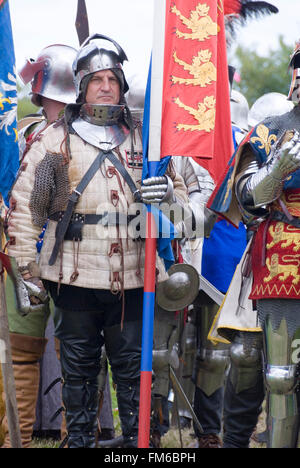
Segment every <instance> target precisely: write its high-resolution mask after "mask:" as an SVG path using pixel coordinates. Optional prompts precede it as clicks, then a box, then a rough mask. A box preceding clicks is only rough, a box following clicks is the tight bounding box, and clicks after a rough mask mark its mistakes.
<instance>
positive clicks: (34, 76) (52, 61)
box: [19, 44, 77, 105]
mask: <svg viewBox="0 0 300 468" xmlns="http://www.w3.org/2000/svg"><path fill="white" fill-rule="evenodd" d="M76 54H77V50H76V49H74V48H73V47H70V46H67V45H63V44H53V45H49V46H48V47H45V48H44V49H43V50H42V51H41V52H40V53H39V55H38V57H37V59H36V60H33V59H29V60H27V61H26V63H25V65H24V66H23V68H22V69H21V70H20V72H19V75H20V77H21V79H22V81H23V82H24V84H27V83H29V82H30V81H31V90H32V94H33V97H32V102H33V103H34V104H37V105H40V103H39V102H38V97H37V96H43V97H47V98H49V99H53V100H54V101H59V102H63V103H65V104H69V103H72V102H75V100H76V94H75V86H74V81H73V73H72V64H73V61H74V59H75V57H76Z"/></svg>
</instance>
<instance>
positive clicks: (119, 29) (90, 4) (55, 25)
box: [9, 0, 300, 79]
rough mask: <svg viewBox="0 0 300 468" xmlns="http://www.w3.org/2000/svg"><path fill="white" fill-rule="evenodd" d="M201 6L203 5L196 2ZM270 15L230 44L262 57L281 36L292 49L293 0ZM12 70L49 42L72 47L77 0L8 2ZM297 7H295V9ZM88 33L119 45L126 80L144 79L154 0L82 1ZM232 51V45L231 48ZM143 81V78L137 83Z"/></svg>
mask: <svg viewBox="0 0 300 468" xmlns="http://www.w3.org/2000/svg"><path fill="white" fill-rule="evenodd" d="M202 1H203V2H204V0H202ZM270 3H272V4H273V5H275V6H277V7H278V8H279V13H278V14H276V15H274V14H273V15H270V16H264V17H260V18H259V19H250V20H248V22H247V25H246V26H244V27H243V28H241V27H240V28H239V29H238V35H237V38H236V43H235V44H236V45H242V46H247V47H251V48H254V49H255V50H256V51H257V52H258V53H260V54H262V55H264V54H265V53H267V52H268V50H270V49H274V48H275V49H276V46H277V45H278V37H279V35H282V36H283V38H284V40H285V42H286V43H287V44H291V46H292V47H293V45H294V44H295V42H296V40H298V39H299V38H300V10H299V0H273V1H271V2H270ZM9 5H10V13H11V22H12V29H13V37H14V46H15V55H16V64H17V69H19V68H20V67H21V66H22V65H23V62H24V61H25V59H26V58H29V57H31V58H34V59H35V58H36V57H37V55H38V54H39V52H40V51H41V50H42V49H43V48H44V47H45V46H47V45H50V44H54V43H61V44H67V45H70V46H73V47H76V48H77V47H78V45H79V44H78V39H77V34H76V29H75V17H76V10H77V0H9ZM297 5H298V7H297ZM86 6H87V11H88V17H89V26H90V34H92V33H96V32H98V33H102V34H104V35H107V36H109V37H111V38H113V39H114V40H116V41H117V42H119V44H120V45H121V46H122V48H123V49H124V50H125V52H126V54H127V56H128V59H129V61H128V62H127V63H125V65H124V71H125V73H127V76H130V75H133V74H135V73H138V74H139V75H140V76H141V77H145V79H146V76H147V73H148V66H149V59H150V53H151V47H152V38H153V11H154V0H105V1H104V0H86ZM233 50H234V46H233ZM142 79H144V78H142Z"/></svg>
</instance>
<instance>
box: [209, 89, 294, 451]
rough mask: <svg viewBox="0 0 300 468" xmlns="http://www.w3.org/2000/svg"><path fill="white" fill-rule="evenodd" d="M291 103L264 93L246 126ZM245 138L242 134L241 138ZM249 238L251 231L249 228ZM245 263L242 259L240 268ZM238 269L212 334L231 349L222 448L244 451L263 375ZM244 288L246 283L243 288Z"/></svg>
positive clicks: (258, 339) (258, 333) (252, 314)
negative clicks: (235, 300)
mask: <svg viewBox="0 0 300 468" xmlns="http://www.w3.org/2000/svg"><path fill="white" fill-rule="evenodd" d="M293 107H294V105H293V103H292V102H290V101H288V100H287V98H286V96H284V95H283V94H280V93H267V94H265V95H263V96H261V97H260V98H258V99H257V100H256V101H255V102H254V104H253V105H252V106H251V108H250V110H249V115H248V121H249V127H250V128H251V127H254V126H256V125H257V124H259V123H260V120H264V119H265V118H267V117H269V116H270V115H281V114H284V113H286V112H288V111H289V110H291V108H293ZM244 136H245V135H244ZM247 234H248V236H247V237H248V238H249V239H250V238H251V236H252V234H253V231H252V229H251V224H249V225H248V233H247ZM242 264H244V256H243V258H242V260H241V264H240V265H239V267H240V266H241V265H242ZM239 267H238V268H237V270H236V273H235V276H234V280H233V281H232V283H231V285H230V289H229V291H228V294H227V297H226V301H225V302H224V303H223V305H222V307H221V310H220V312H218V317H217V319H216V321H215V323H214V324H213V327H212V330H213V331H212V332H211V331H210V333H209V335H210V336H212V335H214V338H217V339H216V341H217V342H219V341H220V342H223V341H224V338H225V340H228V341H229V342H231V343H232V344H231V348H230V361H231V362H230V372H229V377H228V379H227V381H226V387H225V395H224V438H223V447H224V448H247V447H249V444H250V437H251V434H252V433H253V430H254V429H255V426H256V424H257V418H258V415H259V414H260V412H261V408H262V406H261V405H262V402H263V400H264V397H265V388H264V382H263V374H262V344H263V343H262V330H261V328H260V326H259V324H258V319H257V313H256V309H255V308H254V307H253V304H252V301H247V304H249V306H248V307H244V304H240V306H239V307H240V308H239V309H238V310H239V312H238V313H237V310H235V307H234V304H233V301H232V300H231V295H233V296H237V291H240V289H241V291H240V292H239V296H240V297H243V295H244V293H243V292H242V291H243V288H242V285H239V283H238V281H236V280H235V278H239V271H240V270H239ZM243 286H245V284H244V285H243Z"/></svg>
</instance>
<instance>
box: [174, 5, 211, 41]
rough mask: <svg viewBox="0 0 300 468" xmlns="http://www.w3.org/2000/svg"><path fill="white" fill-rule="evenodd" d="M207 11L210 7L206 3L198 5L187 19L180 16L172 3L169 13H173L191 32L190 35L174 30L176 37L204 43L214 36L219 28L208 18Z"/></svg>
mask: <svg viewBox="0 0 300 468" xmlns="http://www.w3.org/2000/svg"><path fill="white" fill-rule="evenodd" d="M209 10H210V7H209V6H208V5H207V4H206V3H198V5H197V6H196V8H195V10H192V11H191V12H190V16H189V18H187V17H186V16H183V15H182V13H181V12H180V11H179V10H178V8H177V7H176V5H175V3H174V4H173V6H172V7H171V12H172V13H175V15H176V16H178V18H180V20H181V22H182V23H183V24H184V25H185V26H186V27H187V28H188V29H189V30H190V31H191V33H185V32H182V31H179V29H178V28H176V31H175V33H176V36H177V37H179V38H181V39H196V40H198V41H204V40H206V39H208V38H209V37H210V36H216V35H217V34H218V31H219V26H218V24H217V23H215V22H214V21H213V20H212V18H211V16H209Z"/></svg>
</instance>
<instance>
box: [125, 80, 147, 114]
mask: <svg viewBox="0 0 300 468" xmlns="http://www.w3.org/2000/svg"><path fill="white" fill-rule="evenodd" d="M128 85H129V91H128V92H127V93H126V95H125V98H126V102H127V105H128V107H129V109H130V112H131V114H132V116H133V117H136V118H138V119H140V120H142V119H143V113H144V103H145V91H146V83H145V82H144V80H143V79H142V77H141V76H140V75H138V74H135V75H132V76H130V77H129V78H128Z"/></svg>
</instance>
